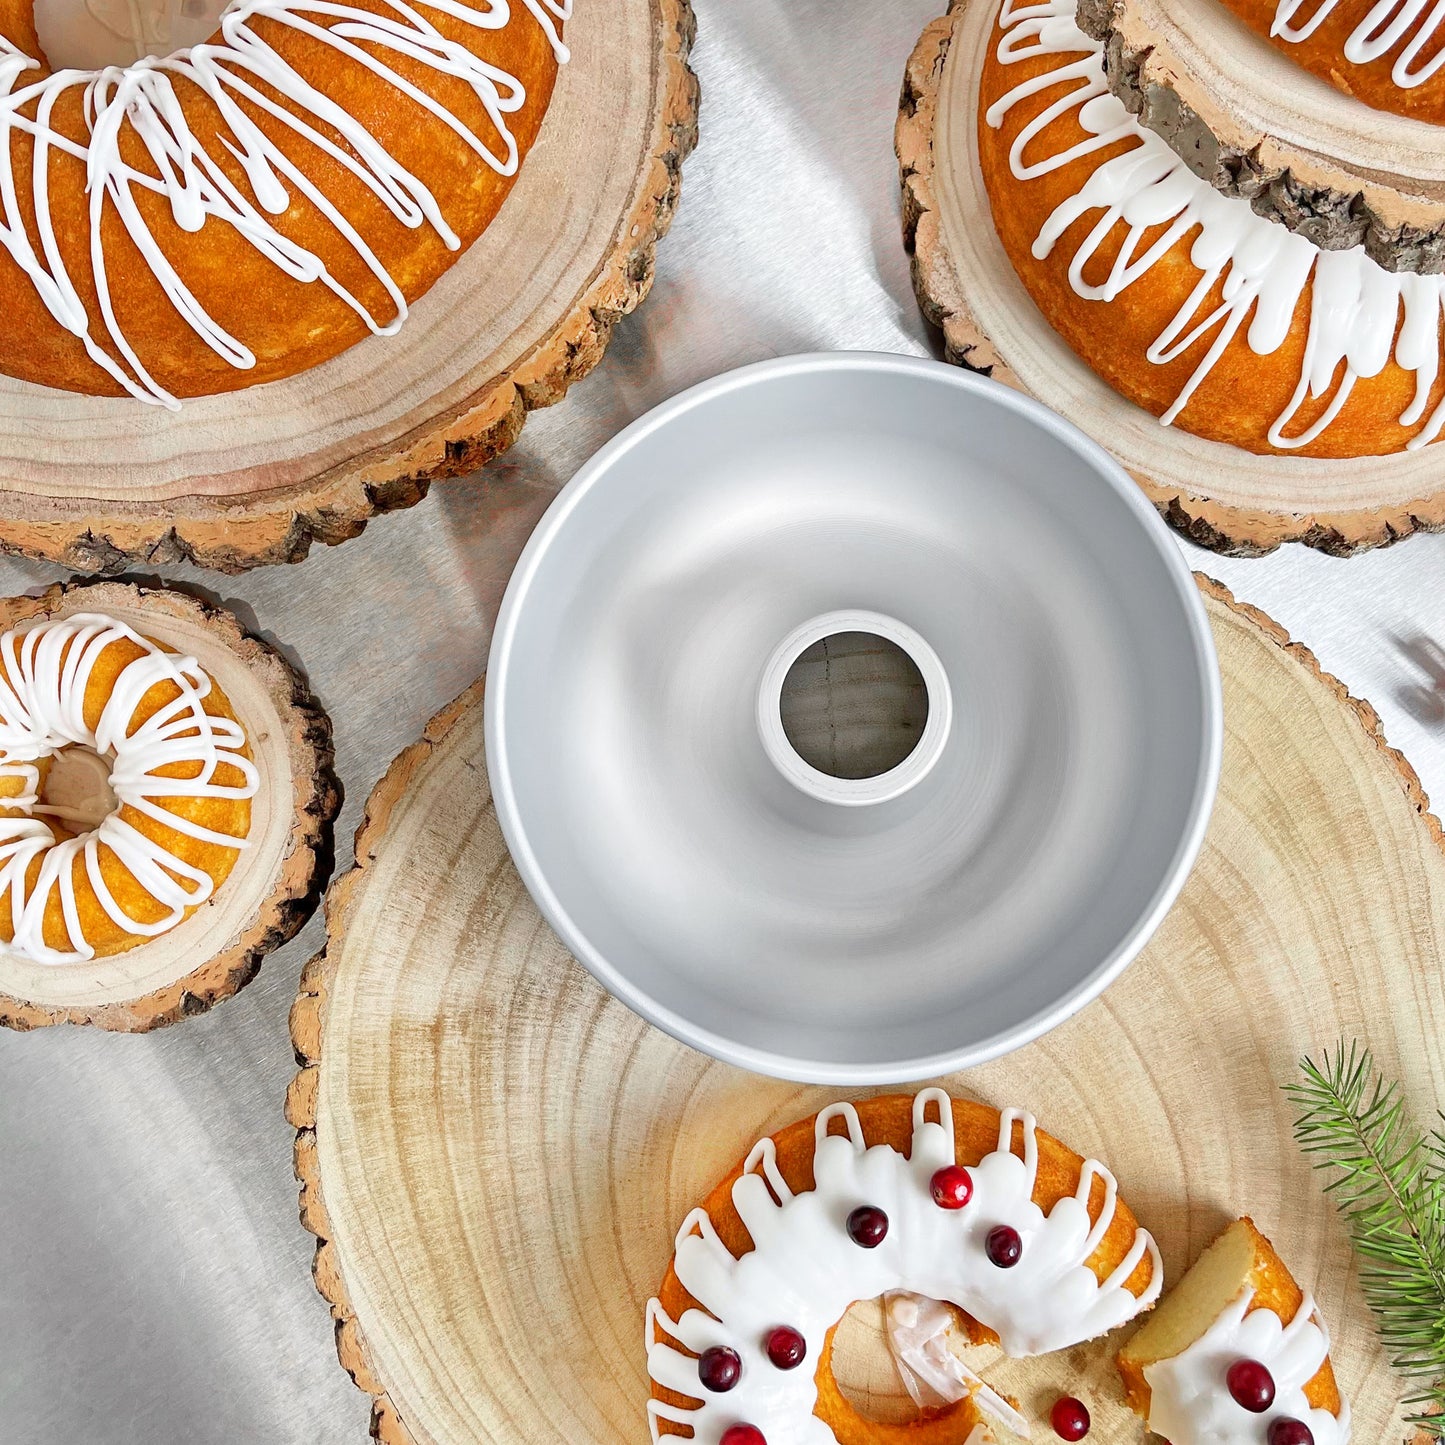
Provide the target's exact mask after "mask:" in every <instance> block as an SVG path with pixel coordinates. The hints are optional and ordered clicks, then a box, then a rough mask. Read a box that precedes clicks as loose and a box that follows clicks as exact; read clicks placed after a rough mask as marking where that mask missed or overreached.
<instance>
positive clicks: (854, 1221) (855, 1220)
mask: <svg viewBox="0 0 1445 1445" xmlns="http://www.w3.org/2000/svg"><path fill="white" fill-rule="evenodd" d="M887 1233H888V1216H887V1215H886V1214H884V1212H883V1211H882V1210H881V1209H878V1208H877V1207H876V1206H874V1205H872V1204H860V1205H859V1206H858V1207H857V1209H855V1210H854V1211H853V1212H852V1214H850V1215H849V1216H848V1237H849V1238H850V1239H851V1240H852V1241H853V1243H854V1244H858V1245H862V1247H863V1248H864V1249H877V1248H878V1246H879V1245H880V1244H882V1243H883V1236H884V1235H885V1234H887Z"/></svg>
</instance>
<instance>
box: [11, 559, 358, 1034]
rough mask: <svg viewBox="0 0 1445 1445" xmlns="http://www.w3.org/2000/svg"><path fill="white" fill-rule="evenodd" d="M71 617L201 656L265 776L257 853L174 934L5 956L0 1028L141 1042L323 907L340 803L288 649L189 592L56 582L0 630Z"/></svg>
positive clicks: (233, 986)
mask: <svg viewBox="0 0 1445 1445" xmlns="http://www.w3.org/2000/svg"><path fill="white" fill-rule="evenodd" d="M76 612H102V613H105V614H106V615H108V616H111V617H114V618H116V619H117V620H119V621H121V622H125V623H127V624H129V625H130V626H131V627H133V628H135V630H136V631H137V632H139V633H141V634H142V635H143V636H146V637H150V638H152V639H154V640H155V641H157V642H161V643H164V644H165V645H166V646H168V647H173V648H175V649H176V651H178V652H181V653H184V654H187V655H189V656H191V657H194V658H196V659H197V661H198V662H199V663H200V664H201V666H202V667H203V668H204V669H205V670H206V672H208V673H209V674H210V675H211V677H213V678H214V679H215V680H216V682H217V684H218V685H219V686H220V687H221V689H222V690H223V691H224V692H225V693H226V695H227V697H229V698H230V700H231V705H232V707H233V708H234V709H235V712H236V716H237V717H238V718H239V719H240V721H241V723H242V724H243V725H244V727H245V729H246V735H247V738H248V740H249V741H250V744H251V748H252V752H253V754H254V756H255V760H256V765H257V768H258V769H259V771H260V775H261V788H260V791H259V792H258V793H257V795H256V797H255V799H254V800H253V801H252V807H251V831H250V833H249V835H248V837H249V839H250V845H249V847H247V848H246V850H245V851H244V852H243V853H242V854H241V856H240V858H239V859H238V860H237V862H236V866H235V867H234V868H233V869H232V870H231V874H230V877H228V878H227V879H226V881H225V882H224V883H223V884H222V885H221V887H220V888H218V889H217V890H216V893H215V896H214V897H213V898H212V899H211V900H210V902H208V903H206V904H205V905H204V906H203V907H201V908H198V909H197V910H196V911H195V912H194V913H193V914H191V916H190V917H189V918H187V919H186V920H185V922H183V923H181V924H179V925H178V926H177V927H175V928H173V929H172V930H171V931H170V932H169V933H163V934H161V935H160V936H159V937H157V938H155V939H153V940H152V941H151V942H149V943H143V944H140V945H139V946H137V947H136V948H133V949H131V950H129V951H128V952H126V953H122V954H118V955H116V956H115V957H114V958H103V959H96V960H95V961H94V962H92V963H86V964H63V965H58V966H54V967H49V966H46V965H43V964H36V963H29V962H27V961H26V960H24V959H22V958H19V957H16V956H13V955H7V954H0V1024H5V1025H8V1026H9V1027H10V1028H14V1029H32V1028H40V1027H43V1026H44V1025H47V1024H60V1023H74V1024H94V1025H96V1026H97V1027H99V1028H105V1029H114V1030H118V1031H120V1032H124V1033H144V1032H146V1031H147V1030H149V1029H154V1028H160V1027H161V1026H162V1025H164V1024H171V1023H175V1022H176V1021H177V1020H178V1019H183V1018H188V1017H190V1016H191V1015H192V1014H198V1013H204V1012H205V1010H206V1009H208V1008H210V1007H211V1005H212V1004H215V1003H218V1002H219V1001H220V1000H221V999H223V998H229V997H230V996H231V995H232V994H233V993H235V992H236V991H237V990H238V989H240V988H243V987H244V986H245V985H246V984H248V983H249V982H250V981H251V980H252V979H253V978H254V977H255V976H256V972H257V970H258V969H259V968H260V967H261V961H262V959H264V958H265V956H266V955H267V954H268V953H270V952H271V951H272V950H273V949H275V948H279V947H280V946H281V945H282V944H283V943H285V942H286V941H287V940H288V939H290V938H292V937H294V936H295V934H296V933H297V931H298V930H299V929H300V927H301V925H302V924H303V923H305V922H306V920H307V919H308V918H310V916H311V915H312V913H313V912H315V910H316V905H317V904H318V902H319V901H320V898H321V890H322V888H324V887H325V885H326V880H327V878H328V877H329V876H330V872H331V862H332V856H333V855H332V844H331V824H332V822H333V820H334V819H335V817H336V813H337V810H338V809H339V808H340V806H341V788H340V785H339V784H338V783H337V781H336V775H335V774H334V773H333V772H332V767H331V764H332V752H331V720H330V719H329V718H328V717H327V716H326V713H325V712H324V711H323V710H322V708H321V705H320V703H318V702H317V701H316V699H315V698H314V697H312V696H311V693H310V691H309V690H308V688H307V686H306V683H305V680H304V679H303V678H302V677H301V676H300V675H299V674H298V673H297V672H296V671H295V670H294V669H293V668H292V667H291V666H290V664H289V663H287V662H286V660H285V659H284V658H283V657H282V656H281V655H280V653H278V652H277V651H276V650H275V649H274V648H272V647H270V646H269V645H268V644H267V643H265V642H263V641H262V640H261V639H260V638H259V637H253V636H252V635H251V634H250V633H248V632H246V631H244V630H243V629H242V627H241V625H240V623H239V622H238V621H237V620H236V618H235V617H233V616H232V615H231V614H230V613H229V612H226V611H224V610H222V609H221V608H218V607H213V606H211V605H209V604H208V603H205V602H202V601H200V600H198V599H197V598H195V597H192V596H190V595H189V594H187V593H184V592H174V591H170V590H165V589H156V588H150V587H136V586H132V585H130V584H128V583H122V582H96V583H71V584H66V585H57V586H55V587H52V588H50V589H49V591H47V592H45V593H44V594H43V595H42V596H39V597H10V598H5V599H3V600H0V631H4V630H6V629H8V628H11V627H15V626H17V625H20V624H22V623H25V622H29V621H31V620H34V619H38V618H45V617H66V616H69V615H71V614H72V613H76Z"/></svg>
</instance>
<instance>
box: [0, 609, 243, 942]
mask: <svg viewBox="0 0 1445 1445" xmlns="http://www.w3.org/2000/svg"><path fill="white" fill-rule="evenodd" d="M71 749H77V750H80V751H81V752H82V753H86V754H89V755H90V756H91V757H92V758H96V759H99V760H100V761H101V763H102V764H103V765H104V769H105V771H106V772H107V773H108V786H109V791H110V794H111V795H112V798H111V799H110V800H107V802H108V806H107V807H103V808H101V809H100V810H99V811H101V812H102V813H103V816H102V817H100V819H99V821H96V820H95V819H94V817H93V816H91V810H89V809H87V810H86V811H85V812H82V811H80V810H77V808H76V807H75V806H74V804H73V803H72V802H69V801H64V800H60V799H57V798H56V797H52V796H51V792H50V789H49V787H48V784H49V783H50V782H51V774H52V771H53V770H54V769H55V768H56V767H57V766H58V765H59V764H58V760H59V759H60V758H61V756H62V754H64V753H66V752H68V751H69V750H71ZM257 782H258V778H257V772H256V768H255V765H254V764H253V763H252V761H251V749H250V746H249V744H248V743H247V740H246V735H245V732H244V730H243V728H242V726H241V724H240V723H239V722H238V721H237V719H236V715H235V713H234V712H233V711H232V708H231V704H230V702H229V701H228V700H227V698H226V696H225V694H224V693H223V692H222V691H221V689H220V688H219V687H217V686H216V685H215V684H214V683H213V682H212V680H211V679H210V678H209V677H208V676H207V675H206V673H205V672H204V671H202V669H201V667H200V666H199V664H198V663H197V662H196V660H195V659H194V658H190V657H182V656H179V655H177V654H176V653H174V652H172V651H169V650H167V649H166V648H165V647H164V646H162V644H160V643H158V642H156V641H154V640H153V639H151V638H148V637H143V636H141V635H140V634H139V633H137V632H135V631H133V630H132V629H131V628H130V627H128V626H126V625H125V624H124V623H122V622H118V621H116V620H115V619H114V618H111V617H106V616H101V615H98V614H90V613H76V614H74V615H72V616H69V617H65V618H63V619H53V620H50V621H45V622H41V623H39V624H36V625H33V626H23V627H19V628H15V629H12V630H11V631H8V632H5V633H4V634H0V947H3V948H4V949H5V950H6V951H9V952H12V953H15V954H18V955H20V956H22V957H24V958H27V959H29V960H31V961H33V962H36V963H43V964H73V963H81V962H84V961H86V960H89V959H93V958H101V957H106V956H108V955H111V954H117V953H122V952H124V951H126V950H127V949H130V948H134V947H135V946H136V945H138V944H141V943H144V942H146V940H147V939H150V938H153V937H155V936H156V935H157V934H160V933H164V932H166V931H167V930H168V929H171V928H173V927H174V926H175V925H176V924H178V923H180V922H181V920H182V919H184V918H185V917H186V916H187V915H188V914H190V913H191V912H192V911H194V910H195V909H196V908H197V907H199V906H200V905H201V904H203V903H204V902H205V901H206V900H207V899H208V898H210V897H211V895H212V894H213V893H214V892H215V890H216V889H217V888H219V887H220V886H221V885H222V884H223V883H224V882H225V880H226V877H227V875H228V874H229V873H230V871H231V868H232V866H233V865H234V863H235V861H236V858H237V856H238V854H239V851H240V850H241V849H243V848H244V847H246V841H247V833H248V831H249V829H250V824H251V801H250V800H251V798H252V797H253V796H254V795H255V793H256V790H257Z"/></svg>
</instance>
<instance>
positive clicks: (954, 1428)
mask: <svg viewBox="0 0 1445 1445" xmlns="http://www.w3.org/2000/svg"><path fill="white" fill-rule="evenodd" d="M835 1129H836V1130H838V1131H839V1132H835ZM1162 1284H1163V1271H1162V1267H1161V1265H1160V1262H1159V1253H1158V1250H1157V1249H1156V1248H1155V1245H1154V1241H1153V1239H1152V1238H1151V1237H1150V1236H1149V1234H1148V1233H1147V1232H1146V1231H1145V1230H1143V1229H1141V1228H1140V1227H1139V1226H1138V1224H1137V1223H1136V1221H1135V1219H1134V1216H1133V1215H1132V1214H1131V1213H1130V1211H1129V1209H1128V1208H1127V1206H1126V1205H1125V1204H1124V1202H1123V1201H1122V1200H1121V1199H1120V1198H1119V1196H1118V1190H1117V1187H1116V1185H1115V1182H1114V1179H1113V1176H1112V1175H1111V1174H1110V1173H1109V1171H1108V1170H1107V1169H1105V1168H1104V1167H1103V1165H1101V1164H1098V1163H1096V1162H1095V1161H1093V1160H1084V1159H1081V1158H1080V1157H1079V1156H1078V1155H1077V1154H1075V1153H1074V1152H1073V1151H1072V1150H1071V1149H1069V1148H1068V1147H1067V1146H1065V1145H1063V1144H1061V1143H1059V1141H1058V1140H1057V1139H1053V1138H1050V1136H1049V1135H1047V1134H1044V1133H1042V1132H1041V1131H1040V1130H1039V1129H1038V1128H1037V1127H1036V1125H1035V1123H1034V1119H1033V1117H1032V1115H1030V1114H1027V1113H1024V1112H1023V1111H1021V1110H1017V1109H1008V1110H1005V1111H1004V1112H1003V1113H1000V1112H999V1111H998V1110H996V1109H990V1108H988V1107H986V1106H985V1105H983V1104H977V1103H973V1102H970V1101H968V1100H963V1099H953V1098H951V1097H950V1096H949V1095H948V1094H946V1093H944V1092H943V1091H942V1090H941V1089H926V1090H924V1091H923V1092H921V1093H919V1094H918V1095H916V1096H915V1097H912V1098H910V1097H908V1096H900V1095H893V1096H888V1097H884V1098H877V1099H869V1100H866V1101H864V1102H862V1103H858V1104H846V1103H844V1104H834V1105H832V1106H831V1107H829V1108H827V1109H824V1110H822V1112H821V1113H819V1114H817V1115H815V1116H814V1117H813V1118H811V1119H805V1120H803V1121H802V1122H800V1123H797V1124H794V1125H792V1126H790V1127H789V1128H787V1129H784V1130H783V1131H782V1132H781V1133H780V1134H776V1135H774V1136H773V1137H772V1138H768V1139H763V1140H762V1141H760V1142H759V1143H758V1144H757V1146H756V1147H755V1148H754V1149H753V1150H752V1152H751V1153H750V1154H749V1155H748V1156H747V1158H746V1159H745V1160H744V1161H743V1162H742V1163H740V1164H739V1165H738V1166H737V1167H736V1168H735V1169H734V1170H733V1171H732V1173H731V1174H730V1175H729V1176H728V1177H727V1178H726V1179H724V1180H723V1181H722V1183H720V1184H719V1185H718V1186H717V1188H716V1189H714V1190H713V1191H712V1193H711V1194H709V1195H708V1197H707V1198H706V1199H705V1200H704V1201H703V1202H702V1204H701V1205H700V1206H699V1207H698V1208H697V1209H694V1210H693V1211H692V1213H691V1214H689V1215H688V1217H687V1219H686V1220H684V1222H683V1225H682V1229H681V1231H680V1232H679V1234H678V1236H677V1244H676V1253H675V1254H674V1256H673V1260H672V1263H671V1265H670V1266H669V1268H668V1270H667V1275H666V1278H665V1279H664V1280H663V1282H662V1287H661V1289H660V1291H659V1293H658V1297H657V1298H656V1299H654V1300H652V1301H651V1303H650V1304H649V1306H648V1310H647V1324H646V1342H647V1369H648V1374H649V1375H650V1377H651V1379H652V1396H653V1398H652V1400H651V1401H650V1403H649V1406H648V1412H649V1419H650V1422H651V1427H652V1434H653V1438H654V1440H660V1439H663V1438H665V1437H671V1436H686V1435H689V1434H690V1435H691V1436H692V1438H693V1439H694V1440H695V1441H696V1442H697V1445H766V1442H769V1441H771V1442H772V1445H783V1442H784V1441H795V1442H801V1441H808V1442H813V1441H817V1442H824V1441H833V1440H837V1441H841V1442H843V1445H854V1442H857V1445H863V1442H868V1445H883V1442H887V1441H898V1442H900V1445H901V1442H903V1441H905V1440H906V1441H910V1442H915V1445H957V1442H959V1441H961V1440H964V1439H965V1438H968V1437H970V1436H972V1435H973V1434H974V1432H975V1431H979V1432H981V1433H980V1435H979V1438H980V1439H981V1438H983V1436H984V1435H988V1434H992V1435H994V1436H995V1438H1006V1434H1007V1430H1006V1425H1004V1424H1002V1423H999V1422H996V1420H995V1419H993V1418H991V1417H989V1416H988V1415H987V1414H985V1413H984V1412H983V1411H982V1410H981V1409H980V1401H979V1400H978V1398H977V1397H976V1394H970V1395H967V1396H965V1397H964V1398H962V1399H960V1400H959V1401H957V1402H956V1403H954V1404H951V1405H947V1406H943V1407H940V1408H938V1409H936V1410H932V1411H925V1413H924V1415H923V1416H922V1417H921V1418H920V1419H919V1420H917V1421H914V1422H912V1423H910V1424H908V1425H888V1424H885V1423H881V1422H877V1421H871V1420H867V1419H864V1418H863V1417H862V1416H861V1415H859V1414H858V1412H857V1411H856V1410H855V1409H854V1408H853V1406H852V1405H851V1404H850V1403H849V1401H848V1400H847V1398H846V1397H845V1396H844V1395H843V1393H842V1391H841V1390H840V1388H839V1386H838V1383H837V1381H836V1379H835V1378H834V1376H833V1372H832V1367H831V1354H832V1346H833V1335H834V1331H835V1330H836V1327H837V1325H838V1322H839V1321H840V1320H841V1319H842V1317H843V1315H844V1313H845V1312H846V1311H847V1309H848V1307H849V1306H850V1305H851V1304H852V1303H854V1302H855V1301H857V1300H865V1299H873V1298H876V1297H878V1296H881V1295H884V1294H886V1293H889V1292H890V1291H893V1290H906V1291H908V1292H910V1293H912V1294H916V1295H922V1296H923V1297H924V1298H926V1299H933V1300H943V1301H947V1302H948V1303H949V1304H951V1305H953V1306H956V1307H957V1308H958V1309H959V1310H961V1311H962V1312H963V1313H964V1315H966V1316H967V1322H968V1327H969V1333H970V1336H971V1337H972V1338H973V1339H975V1340H977V1341H988V1342H990V1343H997V1344H999V1345H1001V1346H1002V1348H1003V1350H1004V1352H1005V1353H1007V1354H1009V1355H1015V1356H1022V1355H1032V1354H1041V1353H1044V1352H1046V1351H1049V1350H1060V1349H1066V1348H1068V1347H1069V1346H1071V1345H1076V1344H1078V1343H1080V1342H1081V1341H1084V1340H1089V1339H1093V1338H1094V1337H1096V1336H1098V1335H1101V1334H1104V1333H1106V1332H1107V1331H1109V1330H1111V1329H1114V1328H1115V1327H1116V1326H1118V1325H1120V1324H1123V1323H1124V1322H1125V1321H1127V1320H1130V1319H1132V1318H1134V1316H1136V1315H1137V1314H1138V1313H1139V1312H1140V1311H1141V1310H1144V1309H1147V1308H1148V1307H1149V1306H1150V1305H1151V1304H1152V1303H1153V1302H1154V1300H1155V1299H1156V1298H1157V1297H1158V1295H1159V1292H1160V1289H1161V1287H1162Z"/></svg>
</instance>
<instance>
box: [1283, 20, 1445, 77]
mask: <svg viewBox="0 0 1445 1445" xmlns="http://www.w3.org/2000/svg"><path fill="white" fill-rule="evenodd" d="M1305 3H1306V0H1279V3H1278V4H1277V5H1276V6H1275V12H1274V24H1273V25H1271V26H1270V31H1269V33H1270V34H1271V35H1276V36H1278V37H1279V38H1280V39H1281V40H1288V41H1290V42H1291V43H1292V44H1296V45H1297V44H1299V42H1300V41H1301V40H1308V39H1309V38H1310V36H1311V35H1313V34H1314V33H1315V31H1316V30H1318V29H1319V28H1320V26H1321V25H1323V24H1324V22H1325V21H1326V20H1328V19H1329V17H1330V16H1331V15H1332V14H1334V12H1335V8H1336V6H1337V5H1338V3H1339V0H1318V4H1317V5H1316V7H1315V9H1314V11H1313V12H1312V13H1310V14H1307V15H1305V16H1304V17H1303V19H1299V20H1296V17H1297V16H1298V15H1299V13H1300V11H1301V10H1302V9H1303V8H1304V6H1305ZM1442 22H1445V5H1441V4H1440V3H1439V0H1375V4H1373V5H1371V6H1370V8H1369V9H1368V10H1367V11H1366V12H1365V13H1364V15H1363V16H1361V17H1360V23H1359V24H1358V25H1356V26H1355V28H1354V29H1353V30H1352V31H1350V34H1349V38H1348V39H1347V40H1346V41H1345V44H1344V54H1345V59H1346V60H1348V61H1351V62H1352V63H1353V64H1355V65H1368V64H1370V62H1371V61H1375V60H1379V59H1381V58H1382V57H1384V56H1386V55H1388V54H1389V53H1390V51H1392V50H1393V49H1394V48H1395V47H1396V46H1397V45H1401V42H1403V47H1402V49H1401V50H1400V53H1399V54H1398V55H1397V56H1396V57H1395V59H1394V62H1393V64H1392V65H1391V66H1390V79H1391V80H1393V81H1394V82H1395V84H1396V85H1397V86H1399V87H1400V89H1401V90H1413V89H1414V88H1415V86H1417V85H1423V84H1424V83H1425V82H1426V81H1427V80H1429V79H1430V77H1431V76H1432V75H1434V74H1435V72H1436V71H1438V70H1439V69H1440V67H1441V66H1442V65H1445V49H1441V48H1440V47H1439V39H1440V27H1441V24H1442ZM1422 53H1424V54H1425V55H1426V57H1427V58H1426V59H1425V60H1424V61H1423V62H1422V61H1421V59H1420V57H1421V54H1422Z"/></svg>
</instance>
